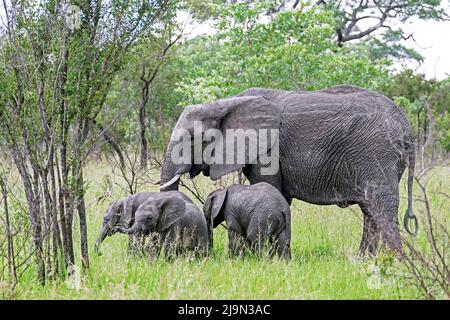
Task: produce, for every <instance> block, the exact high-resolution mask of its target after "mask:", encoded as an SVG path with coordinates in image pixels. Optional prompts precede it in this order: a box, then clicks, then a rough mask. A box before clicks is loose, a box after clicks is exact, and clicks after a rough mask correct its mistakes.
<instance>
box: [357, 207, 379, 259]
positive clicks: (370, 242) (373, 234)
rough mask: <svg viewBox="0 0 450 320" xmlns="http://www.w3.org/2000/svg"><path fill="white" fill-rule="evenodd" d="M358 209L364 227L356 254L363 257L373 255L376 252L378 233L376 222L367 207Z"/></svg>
mask: <svg viewBox="0 0 450 320" xmlns="http://www.w3.org/2000/svg"><path fill="white" fill-rule="evenodd" d="M360 208H361V210H362V212H363V215H364V225H363V233H362V239H361V244H360V245H359V250H358V254H359V255H360V256H365V255H366V254H369V255H375V254H376V253H377V250H378V244H379V241H380V233H379V231H378V228H377V224H376V221H375V219H374V217H373V216H372V214H371V212H370V211H369V209H368V208H367V206H365V205H360Z"/></svg>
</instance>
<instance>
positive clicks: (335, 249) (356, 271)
mask: <svg viewBox="0 0 450 320" xmlns="http://www.w3.org/2000/svg"><path fill="white" fill-rule="evenodd" d="M107 175H108V176H109V178H110V179H111V180H112V181H113V182H117V183H120V179H119V178H117V177H115V176H114V175H113V174H112V173H111V171H110V169H109V168H108V167H107V166H106V165H105V164H92V165H91V166H90V167H89V168H88V170H87V172H86V178H87V179H88V180H90V184H89V191H88V193H87V203H90V202H91V201H93V199H95V198H96V197H97V196H98V195H100V194H101V193H102V190H101V188H100V186H101V185H102V181H103V179H105V176H107ZM449 178H450V168H440V169H437V170H435V171H434V172H432V173H431V174H430V175H429V176H428V178H427V179H428V180H429V181H430V183H429V185H430V188H429V192H430V198H431V205H432V209H433V212H434V213H435V216H436V217H437V218H438V219H439V220H440V221H441V222H444V223H445V224H446V225H447V226H450V214H449V212H450V201H449V200H448V199H445V198H444V197H442V196H440V195H439V193H438V192H439V190H441V191H446V190H449V187H450V179H449ZM200 183H201V184H202V185H203V186H208V188H209V189H210V190H211V189H212V183H211V182H210V181H209V180H207V179H205V178H201V182H200ZM416 187H417V186H416ZM146 190H157V188H156V187H155V186H153V185H149V186H148V188H146ZM416 191H417V190H416ZM401 192H402V195H405V194H406V188H405V185H404V183H402V186H401ZM114 194H115V197H120V196H122V195H123V193H121V191H120V189H119V188H118V187H117V186H116V187H115V188H114ZM417 194H418V193H417ZM110 200H112V199H110ZM110 200H108V201H105V202H104V203H101V204H95V203H94V204H93V205H92V206H90V207H89V209H88V214H89V216H88V225H89V229H88V231H89V241H90V250H91V256H90V258H91V260H90V263H91V265H90V269H89V270H88V271H87V273H86V274H85V275H81V276H80V277H79V279H76V277H75V278H74V279H71V280H55V281H53V282H49V283H48V284H47V285H46V286H44V287H42V286H40V285H39V284H38V283H37V280H36V278H35V270H33V268H30V269H29V270H28V271H27V273H26V274H25V275H24V277H23V278H22V279H21V281H20V283H19V285H18V286H17V288H16V290H15V292H14V293H11V294H10V298H13V299H410V298H418V297H419V293H418V292H417V290H416V289H415V288H414V287H413V286H412V285H411V284H410V283H408V282H406V281H405V280H403V278H402V277H400V276H396V275H397V274H399V273H400V272H401V271H402V266H401V264H400V263H399V262H398V261H395V260H394V261H393V262H388V263H387V265H383V266H382V267H383V268H387V270H388V272H389V273H392V274H393V275H390V276H385V277H384V278H383V281H382V285H381V286H380V288H379V289H373V288H371V286H370V281H371V280H373V279H374V278H373V276H374V275H373V271H371V270H372V269H371V268H372V267H373V265H375V264H378V263H380V261H381V259H380V258H378V259H374V258H372V259H365V260H362V259H358V258H357V257H356V251H357V248H358V245H359V241H360V238H361V231H362V215H361V213H360V211H359V208H358V207H351V208H347V209H340V208H338V207H336V206H315V205H310V204H306V203H303V202H300V201H294V203H293V206H292V212H293V214H292V216H293V221H292V243H291V248H292V257H293V258H292V261H291V262H289V263H285V262H284V261H281V260H278V259H274V260H265V259H258V258H256V257H249V258H246V259H234V260H231V259H229V258H228V257H227V249H226V246H227V240H226V239H227V238H226V233H225V230H224V228H221V227H219V228H218V229H216V230H215V240H214V243H215V248H214V252H213V255H212V257H210V258H209V259H197V260H195V259H189V258H186V257H185V258H178V259H176V260H174V261H171V262H168V261H165V260H158V261H156V262H152V263H150V262H149V260H148V259H146V258H136V257H131V256H129V255H127V250H126V248H127V238H126V237H125V236H123V235H115V236H113V237H109V238H107V239H106V240H105V241H104V243H103V244H102V247H101V251H102V253H103V255H101V256H97V255H95V254H93V253H92V245H93V243H94V241H95V239H96V237H97V235H98V231H99V229H100V225H101V219H102V215H103V212H104V209H105V208H106V206H107V205H108V202H109V201H110ZM405 206H406V199H404V198H402V200H401V207H400V213H401V215H402V216H403V212H404V211H405ZM414 207H415V212H416V213H417V214H418V216H419V217H423V207H422V205H421V204H420V202H419V201H416V202H415V203H414ZM76 223H77V221H75V224H76ZM423 225H424V224H423V222H422V223H421V226H422V227H423ZM75 237H76V239H77V240H78V239H79V235H78V231H77V232H76V233H75ZM415 241H416V242H418V243H419V244H421V245H425V243H426V235H425V232H424V228H422V230H421V233H420V235H419V237H418V238H417V239H415ZM77 250H78V249H77ZM77 252H79V251H77ZM387 260H388V261H389V259H387ZM381 263H382V264H383V262H381ZM383 270H384V269H383ZM78 275H79V274H78ZM1 288H2V287H1V286H0V289H1ZM1 296H3V295H2V294H0V297H1Z"/></svg>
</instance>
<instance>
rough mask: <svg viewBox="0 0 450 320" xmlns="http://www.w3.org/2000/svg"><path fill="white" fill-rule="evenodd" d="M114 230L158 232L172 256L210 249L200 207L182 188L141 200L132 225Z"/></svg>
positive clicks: (127, 232)
mask: <svg viewBox="0 0 450 320" xmlns="http://www.w3.org/2000/svg"><path fill="white" fill-rule="evenodd" d="M114 231H117V232H121V233H125V234H129V235H139V234H149V233H157V234H159V239H160V241H162V248H163V249H164V251H165V253H166V254H168V255H169V256H171V255H172V254H174V253H180V252H182V251H186V250H191V251H195V252H198V253H201V254H207V252H208V244H209V238H208V236H209V235H208V228H207V226H206V220H205V218H204V216H203V214H202V213H201V211H200V210H199V208H198V207H197V206H196V205H195V204H194V203H193V202H192V201H191V200H190V199H189V198H188V197H187V196H186V195H184V194H183V193H181V192H179V191H169V192H161V193H159V194H158V195H157V196H155V197H151V198H149V199H148V200H147V201H145V202H144V203H142V204H141V205H140V206H139V208H138V209H137V211H136V214H135V222H134V224H133V226H132V227H130V228H124V227H121V226H118V227H115V228H114Z"/></svg>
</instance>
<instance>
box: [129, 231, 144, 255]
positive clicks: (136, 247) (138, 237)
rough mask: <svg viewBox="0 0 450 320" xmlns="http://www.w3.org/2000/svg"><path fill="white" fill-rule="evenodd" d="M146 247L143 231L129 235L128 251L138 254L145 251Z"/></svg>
mask: <svg viewBox="0 0 450 320" xmlns="http://www.w3.org/2000/svg"><path fill="white" fill-rule="evenodd" d="M144 247H145V236H144V235H143V234H141V233H138V234H130V235H129V236H128V253H129V254H131V255H136V254H139V253H142V252H143V249H144Z"/></svg>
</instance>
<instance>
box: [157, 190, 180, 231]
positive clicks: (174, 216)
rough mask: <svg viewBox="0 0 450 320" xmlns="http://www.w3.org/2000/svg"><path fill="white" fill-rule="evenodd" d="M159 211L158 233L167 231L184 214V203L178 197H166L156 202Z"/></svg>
mask: <svg viewBox="0 0 450 320" xmlns="http://www.w3.org/2000/svg"><path fill="white" fill-rule="evenodd" d="M156 207H157V208H158V210H159V219H158V231H159V232H163V231H166V230H167V229H169V228H170V227H171V226H172V225H173V224H174V223H175V222H177V221H179V220H180V219H181V218H182V217H183V215H184V214H185V212H186V203H185V201H184V200H183V198H182V197H181V196H179V195H173V194H171V195H168V196H165V197H162V198H160V199H157V200H156Z"/></svg>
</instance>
